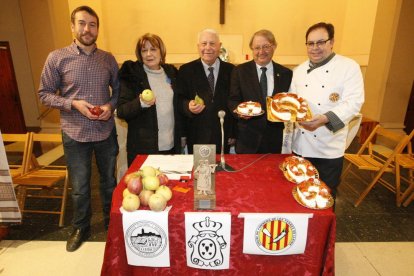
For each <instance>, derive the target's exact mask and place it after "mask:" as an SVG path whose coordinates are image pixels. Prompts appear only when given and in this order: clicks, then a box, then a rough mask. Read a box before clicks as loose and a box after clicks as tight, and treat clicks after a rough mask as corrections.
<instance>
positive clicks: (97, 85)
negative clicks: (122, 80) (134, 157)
mask: <svg viewBox="0 0 414 276" xmlns="http://www.w3.org/2000/svg"><path fill="white" fill-rule="evenodd" d="M109 87H111V88H112V93H111V92H110V90H109ZM58 91H60V93H57V92H58ZM118 95H119V81H118V64H117V62H116V60H115V58H114V57H113V56H112V55H111V54H110V53H108V52H105V51H102V50H100V49H97V48H95V50H94V51H93V52H92V53H91V54H89V55H88V54H86V53H85V52H83V51H82V49H81V48H79V47H78V46H77V45H76V44H75V43H74V42H73V43H72V44H71V45H70V46H68V47H65V48H62V49H58V50H55V51H53V52H52V53H50V54H49V56H48V58H47V60H46V63H45V66H44V68H43V72H42V76H41V80H40V87H39V99H40V102H41V103H42V104H44V105H45V106H48V107H51V108H57V109H59V110H60V121H61V125H62V131H64V132H65V133H66V134H67V135H69V137H71V138H72V139H74V140H76V141H79V142H96V141H102V140H105V139H106V138H108V137H109V135H110V133H111V131H112V129H113V128H114V126H115V123H114V117H113V116H112V117H111V118H110V119H109V120H108V121H100V120H90V119H88V118H87V117H85V116H83V115H82V114H81V113H80V112H79V111H78V110H76V109H72V100H74V99H76V100H85V101H87V102H89V103H91V104H93V105H104V104H106V103H109V104H110V105H111V106H112V110H115V108H116V104H117V101H118Z"/></svg>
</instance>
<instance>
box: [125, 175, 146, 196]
mask: <svg viewBox="0 0 414 276" xmlns="http://www.w3.org/2000/svg"><path fill="white" fill-rule="evenodd" d="M127 188H128V191H129V192H130V193H131V194H136V195H138V194H139V193H140V192H141V191H142V188H143V185H142V181H141V177H140V176H139V177H133V178H131V179H129V182H128V183H127Z"/></svg>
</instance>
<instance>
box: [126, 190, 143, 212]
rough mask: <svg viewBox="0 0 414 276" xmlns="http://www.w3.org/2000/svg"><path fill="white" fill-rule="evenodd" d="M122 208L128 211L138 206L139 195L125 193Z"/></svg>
mask: <svg viewBox="0 0 414 276" xmlns="http://www.w3.org/2000/svg"><path fill="white" fill-rule="evenodd" d="M122 208H124V209H125V210H126V211H128V212H132V211H135V210H137V209H138V208H139V197H138V196H137V195H133V194H129V195H127V196H126V197H124V199H123V200H122Z"/></svg>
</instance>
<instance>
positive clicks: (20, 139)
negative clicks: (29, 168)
mask: <svg viewBox="0 0 414 276" xmlns="http://www.w3.org/2000/svg"><path fill="white" fill-rule="evenodd" d="M29 137H30V133H29V132H28V133H25V134H8V133H2V138H3V142H4V144H5V149H6V155H7V160H8V162H9V168H10V175H11V177H12V178H14V177H16V176H19V175H22V174H23V173H24V167H25V166H26V164H25V160H26V159H27V155H28V146H29Z"/></svg>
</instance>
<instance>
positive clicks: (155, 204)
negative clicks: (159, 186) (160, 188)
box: [148, 194, 167, 212]
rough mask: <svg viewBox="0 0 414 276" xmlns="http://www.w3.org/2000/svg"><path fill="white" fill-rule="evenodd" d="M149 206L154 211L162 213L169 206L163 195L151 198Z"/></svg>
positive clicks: (154, 195)
mask: <svg viewBox="0 0 414 276" xmlns="http://www.w3.org/2000/svg"><path fill="white" fill-rule="evenodd" d="M148 205H149V207H150V209H151V210H152V211H155V212H160V211H163V210H164V209H165V206H167V201H166V200H165V198H164V197H163V196H162V195H158V194H153V195H151V196H150V198H149V201H148Z"/></svg>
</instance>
